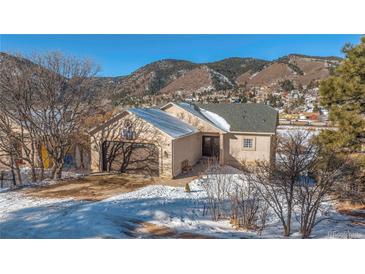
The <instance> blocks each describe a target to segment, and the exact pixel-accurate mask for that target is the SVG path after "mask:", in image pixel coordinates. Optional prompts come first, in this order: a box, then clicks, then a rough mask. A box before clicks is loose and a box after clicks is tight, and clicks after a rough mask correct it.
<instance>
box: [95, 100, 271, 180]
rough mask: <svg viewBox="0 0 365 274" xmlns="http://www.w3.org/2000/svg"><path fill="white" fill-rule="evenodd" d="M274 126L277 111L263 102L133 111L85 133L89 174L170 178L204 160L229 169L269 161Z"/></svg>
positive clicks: (191, 105)
mask: <svg viewBox="0 0 365 274" xmlns="http://www.w3.org/2000/svg"><path fill="white" fill-rule="evenodd" d="M277 125H278V114H277V111H275V110H274V109H273V108H271V107H269V106H267V105H264V104H205V105H198V104H192V103H185V102H184V103H172V102H171V103H168V104H166V105H164V106H163V107H161V108H160V109H157V108H132V109H128V110H125V111H122V112H121V113H119V114H117V115H115V116H114V117H112V118H111V119H110V120H108V121H107V122H105V123H103V124H101V125H99V126H98V127H96V128H94V129H93V130H91V131H90V135H91V170H92V171H94V172H101V171H120V172H123V171H131V172H146V171H149V172H153V174H155V175H157V176H166V177H170V178H174V177H176V176H177V175H179V174H180V173H182V172H183V171H184V169H186V168H187V167H191V166H193V165H195V164H196V163H197V162H198V161H199V160H200V159H202V158H204V157H206V158H212V157H214V158H216V159H218V160H219V163H220V164H227V165H232V166H237V165H239V164H240V163H241V162H242V161H256V160H261V161H272V160H273V159H274V155H275V138H276V128H277ZM126 161H129V166H128V167H126V163H125V162H126Z"/></svg>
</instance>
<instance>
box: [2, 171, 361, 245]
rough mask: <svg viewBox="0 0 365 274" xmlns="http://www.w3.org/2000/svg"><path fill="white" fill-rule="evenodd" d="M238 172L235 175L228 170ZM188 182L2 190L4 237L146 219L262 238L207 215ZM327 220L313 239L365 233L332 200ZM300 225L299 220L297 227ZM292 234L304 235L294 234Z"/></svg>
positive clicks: (106, 228) (94, 229)
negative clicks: (91, 193)
mask: <svg viewBox="0 0 365 274" xmlns="http://www.w3.org/2000/svg"><path fill="white" fill-rule="evenodd" d="M226 176H234V175H226ZM190 188H191V192H190V193H186V192H184V188H183V187H171V186H162V185H150V186H147V187H144V188H142V189H139V190H137V191H134V192H130V193H125V194H121V195H117V196H114V197H111V198H109V199H105V200H103V201H100V202H80V201H73V200H55V199H52V200H51V199H35V198H30V197H27V196H25V194H23V193H22V192H20V191H7V190H5V191H1V190H0V238H136V237H137V238H138V237H139V238H144V237H146V238H148V237H152V236H153V235H148V234H145V233H140V232H139V229H138V228H139V226H140V223H141V222H149V223H153V224H156V225H159V226H165V227H168V228H171V229H172V230H174V231H176V232H179V233H180V232H189V233H196V234H200V235H205V236H211V237H217V238H260V236H258V235H257V234H256V233H255V232H245V231H237V230H235V229H233V228H232V227H231V225H230V224H229V222H228V220H227V221H224V220H222V221H218V222H214V221H211V219H210V216H206V215H205V216H204V215H203V211H204V204H205V199H206V194H205V191H204V190H203V188H202V186H201V183H200V182H199V181H197V180H196V181H193V182H191V183H190ZM328 206H329V207H330V210H329V212H328V215H327V216H326V217H328V218H329V219H328V220H325V221H323V222H321V223H320V224H319V225H318V226H317V227H316V228H315V230H314V232H313V237H314V238H347V237H350V238H365V226H364V225H361V224H360V225H359V224H355V223H353V222H352V221H353V220H354V219H356V218H354V217H349V216H345V215H341V214H339V213H337V212H336V211H335V210H334V209H333V208H332V206H331V205H328ZM297 226H298V224H297V223H296V222H294V229H293V231H296V230H297ZM281 234H282V230H281V226H280V223H279V222H278V221H277V219H276V218H273V217H271V218H270V221H269V224H268V227H267V228H266V229H265V230H264V232H263V235H262V236H261V237H263V238H280V237H281V236H280V235H281ZM292 237H293V238H298V237H300V235H298V234H297V233H294V234H293V236H292Z"/></svg>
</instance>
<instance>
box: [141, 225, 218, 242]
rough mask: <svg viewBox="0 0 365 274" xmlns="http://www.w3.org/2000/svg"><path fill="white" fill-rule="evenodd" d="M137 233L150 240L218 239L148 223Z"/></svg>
mask: <svg viewBox="0 0 365 274" xmlns="http://www.w3.org/2000/svg"><path fill="white" fill-rule="evenodd" d="M140 225H141V226H140V227H138V228H137V229H136V230H135V232H137V233H138V234H141V233H142V234H146V235H148V237H149V238H170V239H216V238H215V237H210V236H206V235H201V234H197V233H191V232H181V233H179V232H176V231H174V230H172V229H170V228H168V227H166V226H158V225H155V224H152V223H148V222H142V223H141V224H140Z"/></svg>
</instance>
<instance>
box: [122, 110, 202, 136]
mask: <svg viewBox="0 0 365 274" xmlns="http://www.w3.org/2000/svg"><path fill="white" fill-rule="evenodd" d="M128 111H130V112H132V113H133V114H135V115H136V116H137V117H139V118H141V119H143V120H145V121H146V122H148V123H150V124H152V125H153V126H155V127H157V128H158V129H160V130H161V131H163V132H165V133H167V134H168V135H170V136H171V137H173V138H181V137H184V136H187V135H191V134H193V133H196V132H198V130H197V129H196V128H195V127H193V126H191V125H189V124H187V123H185V122H183V121H181V120H179V119H177V118H175V117H174V116H172V115H170V114H168V113H166V112H165V111H162V110H159V109H155V108H131V109H129V110H128Z"/></svg>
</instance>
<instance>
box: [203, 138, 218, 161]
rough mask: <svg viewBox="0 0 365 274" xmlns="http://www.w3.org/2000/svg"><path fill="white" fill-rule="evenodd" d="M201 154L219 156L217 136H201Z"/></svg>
mask: <svg viewBox="0 0 365 274" xmlns="http://www.w3.org/2000/svg"><path fill="white" fill-rule="evenodd" d="M203 156H206V157H216V158H219V137H216V136H203Z"/></svg>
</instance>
